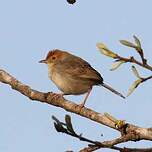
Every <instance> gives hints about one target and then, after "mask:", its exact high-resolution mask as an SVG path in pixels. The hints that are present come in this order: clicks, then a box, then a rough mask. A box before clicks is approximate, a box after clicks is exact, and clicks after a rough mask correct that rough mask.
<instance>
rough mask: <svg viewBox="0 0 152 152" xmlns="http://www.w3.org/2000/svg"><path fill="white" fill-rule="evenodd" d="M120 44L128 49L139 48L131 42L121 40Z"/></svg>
mask: <svg viewBox="0 0 152 152" xmlns="http://www.w3.org/2000/svg"><path fill="white" fill-rule="evenodd" d="M120 43H121V44H123V45H125V46H128V47H132V48H137V46H136V45H135V44H133V43H131V42H129V41H126V40H120Z"/></svg>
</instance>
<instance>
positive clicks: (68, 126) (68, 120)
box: [65, 115, 76, 134]
mask: <svg viewBox="0 0 152 152" xmlns="http://www.w3.org/2000/svg"><path fill="white" fill-rule="evenodd" d="M65 122H66V126H67V129H68V130H69V131H70V132H71V133H74V134H76V133H75V131H74V129H73V126H72V123H71V117H70V116H69V115H65Z"/></svg>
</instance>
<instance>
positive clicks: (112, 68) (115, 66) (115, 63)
mask: <svg viewBox="0 0 152 152" xmlns="http://www.w3.org/2000/svg"><path fill="white" fill-rule="evenodd" d="M123 63H125V61H116V62H114V63H113V64H112V66H111V69H110V70H111V71H114V70H116V69H117V68H118V67H120V65H121V64H123Z"/></svg>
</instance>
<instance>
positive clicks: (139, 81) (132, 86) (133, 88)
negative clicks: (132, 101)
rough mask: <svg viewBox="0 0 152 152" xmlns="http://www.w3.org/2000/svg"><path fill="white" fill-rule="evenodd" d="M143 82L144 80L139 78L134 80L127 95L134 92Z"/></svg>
mask: <svg viewBox="0 0 152 152" xmlns="http://www.w3.org/2000/svg"><path fill="white" fill-rule="evenodd" d="M141 82H142V79H137V80H136V81H134V83H133V84H132V85H131V87H130V88H129V90H128V94H127V97H128V96H130V95H131V94H132V93H133V91H134V90H135V89H136V88H137V87H138V86H139V84H140V83H141Z"/></svg>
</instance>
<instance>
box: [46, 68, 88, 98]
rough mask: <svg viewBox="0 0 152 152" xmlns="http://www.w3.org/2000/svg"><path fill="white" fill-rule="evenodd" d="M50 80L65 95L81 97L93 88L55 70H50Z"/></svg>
mask: <svg viewBox="0 0 152 152" xmlns="http://www.w3.org/2000/svg"><path fill="white" fill-rule="evenodd" d="M49 78H50V79H51V80H52V81H53V82H54V83H55V85H56V86H57V87H58V88H59V89H60V90H61V91H62V92H64V93H65V94H75V95H79V94H83V93H86V92H87V91H88V90H89V89H90V88H91V86H90V84H88V83H84V82H83V81H81V80H79V79H75V78H73V77H72V76H71V75H67V74H65V73H60V72H59V71H56V69H55V68H49Z"/></svg>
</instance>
